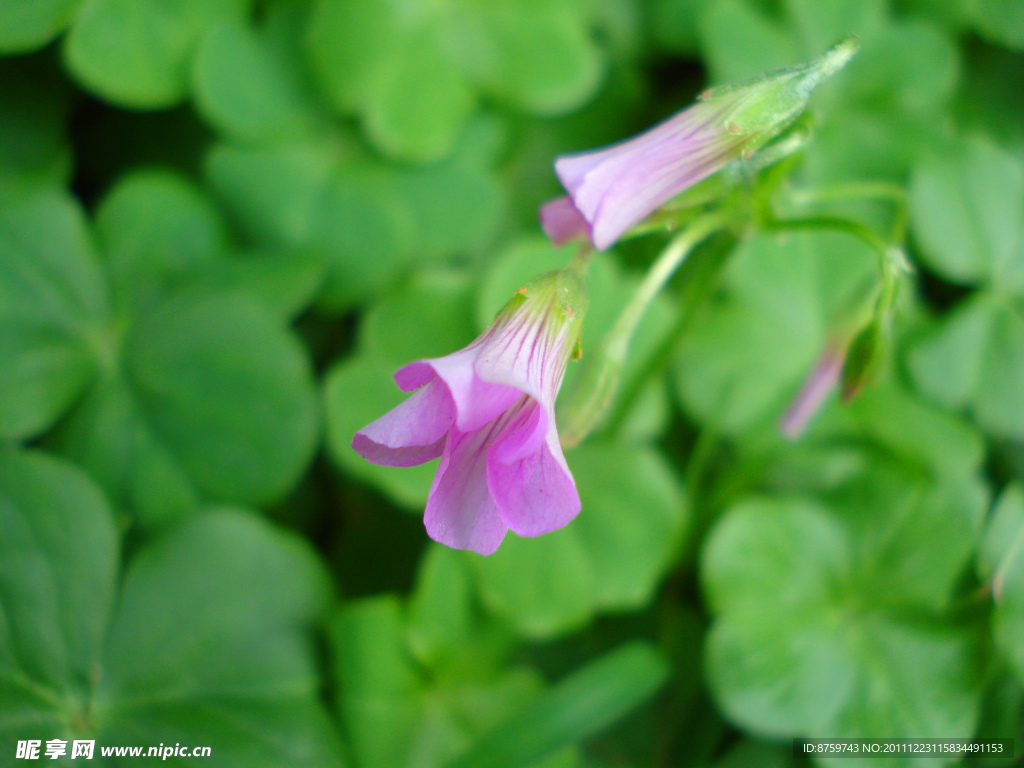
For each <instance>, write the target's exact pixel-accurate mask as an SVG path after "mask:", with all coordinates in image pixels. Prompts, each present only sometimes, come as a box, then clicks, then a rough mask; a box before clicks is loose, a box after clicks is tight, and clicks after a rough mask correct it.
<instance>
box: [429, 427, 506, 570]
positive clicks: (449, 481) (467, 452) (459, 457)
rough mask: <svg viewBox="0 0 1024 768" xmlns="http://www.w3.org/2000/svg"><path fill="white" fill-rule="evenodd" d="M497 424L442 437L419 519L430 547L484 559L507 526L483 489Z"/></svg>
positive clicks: (499, 540)
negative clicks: (440, 546)
mask: <svg viewBox="0 0 1024 768" xmlns="http://www.w3.org/2000/svg"><path fill="white" fill-rule="evenodd" d="M499 421H500V420H498V421H495V422H492V423H491V424H488V425H486V426H485V427H483V428H481V429H477V430H475V431H473V432H469V433H465V432H460V431H459V430H457V429H455V428H453V429H452V430H451V431H450V432H449V433H448V440H447V441H446V442H445V446H444V453H442V455H441V463H440V465H439V466H438V468H437V474H436V475H434V484H433V486H432V487H431V489H430V496H429V498H428V499H427V508H426V511H425V512H424V514H423V523H424V525H426V528H427V534H428V535H429V536H430V538H432V539H433V540H434V541H437V542H440V543H441V544H445V545H447V546H449V547H452V548H454V549H471V550H473V551H475V552H479V553H480V554H481V555H489V554H491V553H492V552H494V551H495V550H496V549H497V548H498V545H499V544H501V540H502V539H503V538H505V532H506V531H507V530H508V526H506V525H505V523H504V522H503V521H502V519H501V515H499V514H498V508H497V507H496V506H495V505H494V500H493V499H492V498H491V493H490V490H489V489H488V487H487V486H488V483H487V464H486V455H487V446H488V445H489V443H490V442H491V440H492V439H493V437H494V434H495V433H496V431H497V430H498V429H499V428H500V425H499Z"/></svg>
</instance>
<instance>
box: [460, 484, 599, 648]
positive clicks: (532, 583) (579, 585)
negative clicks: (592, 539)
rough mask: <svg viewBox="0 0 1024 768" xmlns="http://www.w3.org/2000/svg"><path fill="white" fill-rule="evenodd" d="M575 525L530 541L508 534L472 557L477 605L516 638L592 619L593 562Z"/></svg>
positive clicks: (552, 632) (554, 631) (548, 633)
mask: <svg viewBox="0 0 1024 768" xmlns="http://www.w3.org/2000/svg"><path fill="white" fill-rule="evenodd" d="M570 468H571V465H570ZM581 514H586V513H585V512H583V513H581ZM577 524H578V523H577V522H573V523H570V524H569V525H568V526H567V527H565V528H563V529H561V530H559V531H554V532H552V533H546V534H544V535H543V536H538V537H536V538H530V539H526V538H520V537H519V536H516V535H515V534H514V533H512V532H509V533H507V534H506V535H505V540H504V541H503V542H502V544H501V547H500V548H499V549H498V551H497V552H495V553H494V554H493V555H489V556H488V557H486V558H480V557H473V558H472V561H473V566H474V568H475V571H476V585H477V589H478V590H479V594H480V599H481V601H482V602H483V604H484V605H485V606H486V607H487V609H488V610H489V611H490V612H491V613H493V614H494V615H495V616H497V617H499V618H500V619H501V620H503V621H505V622H507V623H508V624H510V625H512V627H514V629H515V631H516V632H517V633H518V634H519V635H520V636H523V637H528V638H534V639H541V638H547V637H553V636H557V635H559V634H565V633H567V632H569V631H571V630H573V629H579V628H581V627H583V626H584V625H585V624H586V623H587V622H588V621H589V620H590V619H591V618H592V617H593V615H594V613H595V610H596V605H595V599H594V593H595V590H596V586H597V573H596V572H595V566H596V565H597V564H596V563H594V562H593V560H592V558H591V557H590V554H589V553H588V552H587V550H586V547H585V546H584V544H583V542H582V541H581V540H580V536H579V533H578V532H577V531H576V529H575V528H574V526H575V525H577Z"/></svg>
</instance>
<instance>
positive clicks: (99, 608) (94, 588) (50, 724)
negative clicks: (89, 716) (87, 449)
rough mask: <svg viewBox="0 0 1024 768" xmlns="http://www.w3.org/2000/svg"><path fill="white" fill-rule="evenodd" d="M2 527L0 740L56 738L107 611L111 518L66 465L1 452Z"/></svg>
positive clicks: (83, 687)
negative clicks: (39, 736)
mask: <svg viewBox="0 0 1024 768" xmlns="http://www.w3.org/2000/svg"><path fill="white" fill-rule="evenodd" d="M0 528H2V530H3V532H4V535H3V537H2V538H0V611H2V612H0V615H2V616H3V617H4V622H3V624H2V627H3V631H2V632H0V738H3V740H4V742H5V743H7V744H13V740H14V739H25V738H29V737H30V734H33V733H39V732H43V733H44V734H45V736H44V737H45V738H58V734H59V733H61V732H63V731H64V730H66V726H65V725H64V724H63V721H64V716H65V715H69V714H71V713H72V712H73V711H74V709H75V707H76V705H78V704H79V703H80V701H81V700H82V699H83V698H84V697H85V695H86V694H87V692H88V690H89V687H90V680H91V679H92V676H93V674H94V670H95V669H96V668H97V665H98V664H99V661H100V653H101V650H102V647H103V642H104V639H105V635H106V630H107V626H108V624H109V621H110V616H111V612H112V610H113V604H114V595H115V580H116V575H117V558H118V549H119V543H118V537H117V533H116V531H115V529H114V521H113V516H112V515H111V513H110V509H109V507H108V506H107V502H106V500H105V499H104V498H103V495H102V494H101V493H100V492H99V490H98V489H97V488H96V487H95V486H94V485H93V484H92V483H91V482H90V481H89V479H88V478H87V477H86V476H85V475H84V474H83V473H82V472H81V471H80V470H78V469H76V468H75V467H73V466H72V465H70V464H67V463H65V462H62V461H58V460H56V459H53V458H51V457H49V456H47V455H45V454H42V453H38V452H17V451H11V450H5V451H0Z"/></svg>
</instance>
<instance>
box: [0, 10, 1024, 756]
mask: <svg viewBox="0 0 1024 768" xmlns="http://www.w3.org/2000/svg"><path fill="white" fill-rule="evenodd" d="M849 32H854V33H856V34H857V35H858V36H859V37H860V40H861V43H862V50H861V52H860V54H859V55H858V56H857V58H856V59H855V60H854V61H853V62H852V63H851V64H850V65H849V66H848V67H847V69H846V70H844V71H843V72H842V73H841V74H840V75H838V76H837V77H836V78H835V79H834V81H832V82H830V83H828V84H827V85H826V86H824V87H822V89H821V91H820V96H819V95H816V96H815V100H814V102H813V104H812V108H811V113H812V114H811V118H812V119H811V124H812V126H813V130H812V136H811V140H810V141H809V142H808V143H807V145H806V146H805V147H804V148H803V149H802V150H801V151H800V153H799V154H798V155H797V156H796V157H795V158H793V159H792V160H791V161H787V164H786V165H785V168H784V169H783V170H784V171H785V172H786V173H788V174H789V176H788V177H787V178H786V179H785V180H784V183H782V184H781V185H780V186H779V187H778V188H777V190H776V194H775V197H774V199H773V201H772V204H773V206H775V208H776V210H775V211H774V214H776V215H777V216H779V217H780V219H785V218H787V217H789V218H801V219H806V220H810V219H815V218H817V219H818V220H820V221H823V222H826V221H829V220H834V219H835V218H836V217H845V218H846V219H852V220H856V221H857V222H861V223H863V225H864V226H865V227H870V228H872V229H873V230H874V231H877V232H879V233H883V234H882V235H881V236H882V237H883V239H886V240H892V241H894V242H900V241H902V239H903V237H904V234H908V243H909V246H908V251H909V255H910V258H911V261H912V262H913V264H914V266H915V268H916V273H915V275H914V284H915V290H913V291H908V292H905V293H904V295H903V296H901V298H900V304H899V312H898V314H897V322H896V325H895V328H894V331H893V343H892V345H891V346H889V347H886V352H885V356H884V359H883V361H882V365H881V367H880V373H879V381H878V383H877V384H875V385H874V386H869V387H868V388H867V389H865V391H864V392H863V394H861V396H860V397H859V398H857V399H856V400H854V401H853V402H851V403H848V404H844V403H841V402H838V401H837V400H835V398H830V399H829V400H828V401H827V403H826V406H825V408H824V411H823V412H822V413H821V414H819V416H818V417H817V418H816V419H815V420H814V421H813V422H812V424H811V427H810V429H809V430H808V431H807V433H806V434H805V435H804V436H803V437H802V438H801V439H800V440H799V441H796V442H793V441H787V440H785V439H783V438H782V437H781V435H780V434H779V431H778V422H779V419H780V417H781V415H782V414H783V413H784V411H785V409H786V405H787V403H788V402H790V401H791V400H792V398H793V396H794V395H795V393H796V392H797V391H798V389H799V387H800V384H801V381H802V379H803V378H804V377H805V376H806V375H807V373H808V372H809V371H810V370H811V369H812V368H813V366H814V364H815V360H816V358H817V357H818V355H819V354H820V353H821V350H822V348H823V347H824V346H825V345H826V344H827V343H828V341H829V340H830V339H832V338H833V337H834V336H835V334H836V333H837V331H839V330H841V329H842V324H843V322H844V318H846V317H847V316H848V315H849V313H850V312H851V311H852V308H853V307H855V306H857V302H858V301H861V300H862V298H863V294H864V285H865V283H866V282H870V280H871V279H872V276H873V275H874V274H875V269H876V262H875V254H873V253H872V252H871V249H870V248H868V247H867V246H866V245H864V243H863V241H862V240H859V239H858V238H856V237H854V236H852V235H851V233H850V232H849V231H845V232H844V231H834V230H829V229H828V227H822V228H819V229H810V230H808V229H804V230H803V231H784V230H782V231H771V232H767V231H760V232H758V231H754V230H753V229H752V230H751V231H749V232H744V233H741V234H739V235H738V236H735V237H729V236H723V237H719V238H714V239H712V240H710V241H709V242H707V243H705V244H704V245H703V246H702V247H701V249H699V250H698V251H697V252H696V253H695V254H693V256H692V257H691V259H690V261H688V262H687V264H686V265H684V267H683V269H682V271H681V273H680V275H679V276H678V277H677V279H676V280H675V281H674V282H673V284H671V285H670V288H669V291H668V292H667V293H666V295H665V296H663V297H661V298H660V299H659V301H658V302H656V303H655V304H654V305H653V307H652V308H651V311H650V312H649V313H648V315H647V316H646V317H645V319H644V321H643V323H642V324H641V326H640V329H639V333H638V336H637V339H636V341H635V343H634V344H633V346H632V348H631V350H630V356H629V359H628V360H627V364H626V370H625V374H624V376H625V380H624V382H623V387H622V390H621V391H622V395H621V396H620V398H619V400H618V401H617V402H616V404H615V407H614V408H613V417H612V418H611V419H610V420H609V422H608V423H607V424H606V425H605V426H604V428H603V429H602V430H601V431H600V432H599V434H597V435H596V436H595V437H594V438H592V439H591V440H590V441H588V442H587V443H585V444H584V445H583V446H581V447H580V448H578V449H576V450H573V451H571V452H570V453H569V454H568V461H569V463H570V465H571V467H572V469H573V473H574V475H575V478H576V482H577V484H578V486H579V491H580V495H581V498H582V501H583V512H582V514H581V515H580V517H579V519H578V520H576V521H574V522H573V523H572V524H571V525H570V526H568V527H567V528H565V529H564V530H561V531H557V532H555V533H553V534H550V535H546V536H543V537H540V538H536V539H520V538H516V537H515V536H513V535H512V534H509V537H508V539H507V540H506V541H505V543H504V544H503V545H502V547H501V549H500V550H499V551H498V552H497V553H496V554H495V555H493V556H491V557H489V558H482V557H479V556H476V555H473V554H468V553H464V552H454V551H451V550H447V549H444V548H442V547H440V546H438V545H434V544H429V543H428V542H427V541H426V540H425V538H426V537H425V535H424V534H423V533H422V529H421V526H420V524H419V522H418V520H417V519H416V518H417V516H418V515H419V514H420V513H421V512H422V509H423V505H424V502H425V499H426V495H427V493H428V491H429V488H430V482H431V477H432V474H433V471H434V468H435V466H436V464H435V463H433V462H432V463H429V464H427V465H425V466H423V467H416V468H411V469H396V468H389V467H380V466H376V465H371V464H369V463H367V462H365V461H363V460H362V459H361V458H359V457H358V456H357V455H356V454H355V453H354V452H352V451H351V449H350V447H349V445H350V441H351V437H352V434H353V432H354V431H355V430H356V429H358V428H359V427H361V426H363V425H364V424H366V423H367V422H369V421H371V420H372V419H374V418H376V417H377V416H378V415H380V414H381V413H382V412H384V411H385V410H387V409H388V408H390V407H392V406H394V405H395V404H397V403H398V402H400V400H401V398H402V395H401V393H400V392H398V390H397V388H395V387H394V386H393V384H392V382H391V380H390V376H391V374H392V372H393V371H394V370H395V369H396V368H397V367H399V366H400V365H402V364H404V363H405V362H408V361H409V360H411V359H416V358H422V357H430V356H438V355H443V354H446V353H448V352H450V351H452V350H454V349H457V348H459V347H461V346H463V345H464V344H466V343H467V342H468V341H470V340H471V339H472V338H473V337H474V336H475V335H476V334H477V333H478V332H479V331H480V330H481V329H482V328H483V327H484V326H485V325H486V324H487V323H488V322H489V320H490V318H491V317H492V316H493V314H494V312H495V311H497V309H499V308H500V307H501V306H502V305H503V304H504V302H505V301H506V300H507V298H508V297H509V296H510V295H511V294H512V292H513V291H514V290H515V289H516V288H518V287H519V286H520V285H522V284H523V283H524V282H526V281H527V280H529V279H530V278H532V277H533V276H535V275H536V274H538V273H540V272H543V271H546V270H549V269H552V268H557V267H560V266H562V265H563V264H564V263H565V262H566V260H567V259H568V258H569V257H570V256H571V253H572V250H571V248H569V249H563V250H557V249H554V248H552V247H551V246H550V245H549V244H548V243H547V241H546V240H544V239H543V238H542V237H541V236H540V235H539V232H538V227H537V223H536V210H537V207H538V206H539V205H540V204H541V203H542V202H544V201H546V200H547V199H550V198H551V197H554V196H555V195H557V194H559V189H558V187H557V184H556V182H555V178H554V175H553V173H552V169H551V161H552V160H553V158H554V156H555V155H557V154H558V153H562V152H569V151H576V150H583V149H588V148H591V147H594V146H597V145H600V144H602V143H607V142H611V141H614V140H617V139H620V138H624V137H626V136H628V135H630V134H632V133H633V132H636V131H638V130H640V129H642V128H644V127H646V126H648V125H650V124H652V123H653V122H655V121H657V120H660V119H662V118H664V117H666V116H668V115H669V114H671V113H673V112H674V111H676V110H678V109H680V108H682V107H683V106H685V105H686V104H687V103H689V102H690V101H691V100H692V99H693V98H694V97H695V95H696V94H697V93H698V92H699V91H700V90H701V89H702V88H703V87H704V86H705V85H708V84H715V83H722V82H726V81H729V80H733V79H737V78H742V77H747V76H750V75H753V74H756V73H758V72H760V71H763V70H765V69H768V68H771V67H775V66H780V65H786V64H794V63H798V62H801V61H804V60H806V59H808V58H810V57H812V56H815V55H818V54H819V53H820V52H821V51H822V50H823V49H824V48H826V47H827V46H828V45H830V44H831V43H833V42H835V41H836V40H838V39H839V38H841V37H842V36H844V35H845V34H847V33H849ZM0 56H2V58H0V765H9V764H11V765H13V764H17V763H18V762H20V761H17V760H16V759H15V757H14V755H15V745H16V743H17V741H18V740H25V739H42V740H47V739H55V738H60V739H76V738H79V739H80V738H88V739H95V740H96V741H97V745H98V746H110V745H132V744H138V745H142V744H145V745H146V746H147V747H148V746H155V745H156V744H158V743H165V744H173V743H176V742H180V743H182V744H188V745H204V746H210V747H211V748H212V756H211V757H210V758H206V759H205V760H206V762H208V763H209V764H210V765H216V766H241V765H245V766H247V767H250V768H259V767H260V766H268V767H269V766H281V765H295V766H317V767H326V766H340V765H347V766H351V768H402V767H403V766H410V767H412V766H415V767H416V768H442V767H443V766H452V767H456V766H458V767H460V768H469V766H492V767H500V768H515V767H517V766H519V767H523V768H525V767H526V766H534V767H535V768H584V767H585V768H612V767H613V766H616V767H619V766H629V767H632V768H655V767H657V768H661V767H662V766H674V767H678V768H690V767H691V766H692V767H696V766H715V767H717V768H747V767H748V766H759V767H760V766H765V767H767V768H775V767H778V768H782V767H784V766H789V765H791V764H792V758H791V757H790V756H789V755H790V754H791V748H790V739H792V738H794V737H838V736H851V737H879V738H899V737H956V738H969V737H971V736H973V735H978V734H980V735H985V736H989V737H994V738H1016V739H1017V749H1018V750H1019V749H1020V745H1021V744H1022V743H1024V742H1022V738H1024V732H1022V730H1024V729H1022V722H1024V720H1022V718H1024V491H1022V488H1024V460H1022V458H1021V457H1022V456H1024V128H1022V126H1024V107H1022V104H1024V101H1022V100H1021V99H1020V87H1019V86H1020V83H1021V82H1022V78H1024V5H1022V4H1021V3H1019V2H1013V1H1012V0H835V1H834V2H819V1H818V0H714V1H712V0H509V1H508V2H500V3H499V2H484V1H483V0H445V1H444V2H438V1H431V0H386V1H385V0H0ZM772 172H774V171H772ZM871 190H875V191H876V192H877V191H878V190H883V192H882V193H881V194H876V195H874V197H872V195H871V194H869V192H870V191H871ZM663 241H664V238H663V237H662V236H660V235H658V234H654V235H649V236H647V237H644V238H639V239H636V240H633V241H629V242H626V243H623V244H622V245H620V246H619V247H618V248H617V249H616V250H615V251H614V252H609V253H604V254H599V255H598V256H596V257H595V259H594V262H593V264H592V266H591V269H590V275H589V279H588V283H589V289H590V295H591V311H590V314H589V315H588V318H587V320H586V328H585V332H584V340H583V352H584V355H586V354H587V349H588V348H589V347H592V346H594V345H596V344H597V343H599V341H600V339H601V338H602V336H603V335H604V333H605V332H606V331H607V330H608V329H609V328H610V327H611V325H612V323H613V322H614V320H615V318H616V316H617V314H618V312H619V310H620V309H621V308H622V307H623V306H624V304H625V302H626V300H627V298H628V297H629V295H630V292H631V290H632V289H633V288H634V287H635V286H636V285H637V283H638V282H639V279H640V276H641V275H642V270H643V269H644V268H645V267H646V266H647V265H648V264H649V263H650V262H651V260H652V258H653V256H654V254H655V253H656V251H657V250H658V248H659V246H660V244H661V243H663ZM725 259H727V262H726V263H725V266H724V269H723V270H722V272H721V275H720V277H719V279H710V278H708V279H705V278H706V277H707V275H709V274H712V272H710V271H708V272H702V270H707V269H709V268H708V265H709V264H715V263H718V262H721V261H723V260H725ZM693 286H702V287H700V288H699V289H694V288H693ZM573 375H574V371H573V370H570V372H569V378H568V380H567V385H566V386H567V388H571V386H572V377H573ZM66 759H67V758H64V759H63V760H66ZM96 759H97V763H98V764H111V765H112V764H120V763H122V762H124V763H127V762H128V760H127V759H121V760H119V759H116V758H106V757H101V756H100V755H99V754H97V757H96ZM192 762H194V761H191V760H189V759H186V758H171V759H170V760H168V761H167V763H168V764H175V765H184V764H186V763H188V764H191V763H192ZM817 762H818V763H819V764H820V765H823V766H825V765H829V766H831V765H836V766H842V767H844V768H856V767H857V766H859V765H868V762H866V761H864V760H859V759H850V758H844V759H842V760H836V759H834V758H829V757H820V758H817ZM954 763H955V761H953V760H951V759H947V758H942V757H931V758H923V759H914V760H913V761H910V760H908V759H905V758H902V757H890V758H885V759H873V760H872V761H871V762H870V764H871V765H872V766H886V767H887V768H898V767H899V766H903V765H908V766H909V765H913V766H916V768H930V766H943V765H952V764H954ZM957 764H964V763H963V761H961V763H957ZM984 764H985V765H990V766H992V767H993V768H997V766H1000V765H1008V764H1010V761H1006V760H1003V761H1000V760H991V759H990V760H986V761H984Z"/></svg>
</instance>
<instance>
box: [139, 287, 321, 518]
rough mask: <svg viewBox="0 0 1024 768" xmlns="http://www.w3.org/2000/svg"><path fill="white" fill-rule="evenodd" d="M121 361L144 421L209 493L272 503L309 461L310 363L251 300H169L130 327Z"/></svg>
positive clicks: (312, 432) (313, 413)
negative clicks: (122, 360) (123, 357)
mask: <svg viewBox="0 0 1024 768" xmlns="http://www.w3.org/2000/svg"><path fill="white" fill-rule="evenodd" d="M125 358H126V359H125V366H126V372H127V376H128V379H129V381H130V382H131V385H132V388H133V390H134V391H135V392H136V393H137V396H138V399H139V400H138V401H139V405H140V408H141V410H142V412H143V414H144V416H145V419H146V421H147V422H148V423H149V424H151V425H152V427H153V430H154V432H155V433H156V434H157V435H158V436H159V437H160V439H161V440H162V441H164V442H165V443H166V445H167V446H168V448H169V450H170V452H171V453H172V455H174V456H175V457H176V458H177V459H178V460H179V461H180V462H181V464H182V466H183V467H185V469H186V470H187V472H188V474H189V476H190V477H191V478H192V479H193V480H194V481H195V483H196V485H197V486H198V487H199V488H200V489H202V490H203V491H204V492H205V493H206V494H208V495H209V496H210V497H212V498H215V499H230V500H232V501H237V502H243V503H252V504H263V503H267V502H270V501H274V500H276V499H278V498H280V497H281V495H282V494H284V493H285V492H287V491H288V490H289V489H290V488H291V487H292V485H293V484H294V483H295V482H296V480H297V479H298V478H299V476H300V475H301V474H302V472H303V471H304V470H305V468H306V466H307V465H308V463H309V461H310V460H311V459H312V455H313V451H314V449H315V448H316V443H317V437H318V418H317V403H316V395H315V391H314V388H313V380H312V372H311V371H310V368H309V361H308V360H307V357H306V354H305V350H304V349H303V348H302V347H301V346H300V345H299V343H298V340H297V339H296V338H295V337H294V336H293V335H291V334H290V333H289V332H288V331H286V330H285V329H284V328H282V327H281V325H280V323H279V322H278V321H277V320H276V319H275V318H274V317H273V316H272V315H271V314H270V313H269V311H268V310H267V309H265V307H264V306H263V305H262V304H260V303H259V302H258V301H256V300H255V299H252V298H250V297H247V296H243V295H240V294H238V295H231V294H225V295H214V296H198V297H192V296H188V295H184V296H180V297H178V298H176V299H173V300H170V301H168V302H167V303H165V304H164V305H163V306H161V307H160V308H159V309H158V310H156V311H154V312H153V313H152V314H150V315H148V316H147V317H146V318H145V319H144V320H143V321H142V322H140V323H139V324H138V325H137V326H136V327H135V328H133V329H132V332H131V334H130V335H129V337H128V339H127V340H126V342H125Z"/></svg>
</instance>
